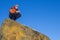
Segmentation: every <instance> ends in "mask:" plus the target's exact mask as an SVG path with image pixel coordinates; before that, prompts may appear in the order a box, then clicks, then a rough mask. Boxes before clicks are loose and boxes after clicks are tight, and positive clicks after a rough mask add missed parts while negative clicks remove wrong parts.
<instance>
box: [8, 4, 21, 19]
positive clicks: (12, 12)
mask: <svg viewBox="0 0 60 40" xmlns="http://www.w3.org/2000/svg"><path fill="white" fill-rule="evenodd" d="M9 17H10V19H12V20H16V19H18V18H19V17H21V14H20V11H18V5H15V6H13V7H11V9H10V11H9Z"/></svg>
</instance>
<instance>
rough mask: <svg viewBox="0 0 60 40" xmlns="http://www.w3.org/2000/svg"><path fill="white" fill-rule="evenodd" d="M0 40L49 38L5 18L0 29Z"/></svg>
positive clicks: (41, 39)
mask: <svg viewBox="0 0 60 40" xmlns="http://www.w3.org/2000/svg"><path fill="white" fill-rule="evenodd" d="M0 40H49V38H48V37H47V36H45V35H44V34H41V33H39V32H37V31H34V30H32V29H31V28H29V27H27V26H24V25H22V24H19V23H17V22H15V21H13V20H10V19H6V20H5V21H4V22H3V24H2V27H1V29H0Z"/></svg>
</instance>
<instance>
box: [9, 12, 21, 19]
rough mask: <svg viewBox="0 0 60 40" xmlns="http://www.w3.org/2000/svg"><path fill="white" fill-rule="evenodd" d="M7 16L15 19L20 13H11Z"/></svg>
mask: <svg viewBox="0 0 60 40" xmlns="http://www.w3.org/2000/svg"><path fill="white" fill-rule="evenodd" d="M9 17H10V19H12V20H16V19H18V18H19V17H21V14H20V13H13V14H11V13H10V14H9Z"/></svg>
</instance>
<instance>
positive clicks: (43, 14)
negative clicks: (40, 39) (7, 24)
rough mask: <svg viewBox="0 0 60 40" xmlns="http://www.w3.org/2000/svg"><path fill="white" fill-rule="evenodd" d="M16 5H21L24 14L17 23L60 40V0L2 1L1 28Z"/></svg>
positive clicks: (52, 39)
mask: <svg viewBox="0 0 60 40" xmlns="http://www.w3.org/2000/svg"><path fill="white" fill-rule="evenodd" d="M22 3H24V4H22ZM15 4H19V10H21V14H22V17H21V18H19V19H18V20H16V21H17V22H19V23H21V24H23V25H26V26H29V27H30V28H32V29H34V30H37V31H39V32H41V33H43V34H45V35H47V36H48V37H49V38H50V39H51V40H60V38H59V37H60V32H59V30H60V1H59V0H0V26H1V25H2V22H3V21H4V20H5V18H9V9H10V7H11V6H14V5H15ZM21 4H22V5H21Z"/></svg>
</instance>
